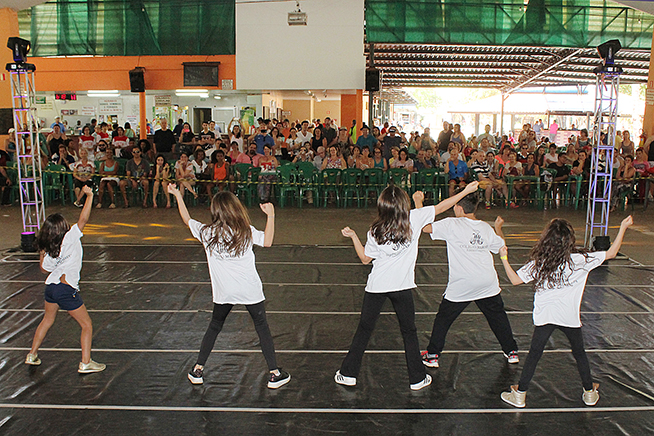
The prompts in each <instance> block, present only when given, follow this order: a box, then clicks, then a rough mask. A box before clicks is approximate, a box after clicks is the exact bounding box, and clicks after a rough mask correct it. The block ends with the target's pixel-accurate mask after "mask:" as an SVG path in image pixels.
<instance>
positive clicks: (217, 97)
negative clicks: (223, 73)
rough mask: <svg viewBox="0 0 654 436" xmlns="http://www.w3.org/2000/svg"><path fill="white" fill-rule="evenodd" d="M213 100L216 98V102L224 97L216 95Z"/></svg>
mask: <svg viewBox="0 0 654 436" xmlns="http://www.w3.org/2000/svg"><path fill="white" fill-rule="evenodd" d="M213 98H215V99H216V100H220V99H221V98H222V97H221V96H219V95H214V96H213Z"/></svg>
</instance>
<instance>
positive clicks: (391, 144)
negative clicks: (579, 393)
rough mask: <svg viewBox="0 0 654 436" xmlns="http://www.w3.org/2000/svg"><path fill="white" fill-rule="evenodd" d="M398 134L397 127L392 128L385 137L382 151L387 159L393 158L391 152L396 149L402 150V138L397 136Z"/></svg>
mask: <svg viewBox="0 0 654 436" xmlns="http://www.w3.org/2000/svg"><path fill="white" fill-rule="evenodd" d="M396 134H397V129H396V128H395V126H392V127H390V128H389V129H388V133H387V135H386V136H385V137H384V139H383V141H382V150H383V152H384V157H385V158H386V159H389V158H390V157H391V150H392V149H393V148H395V147H397V149H398V150H399V149H400V146H401V144H402V138H401V137H399V136H396Z"/></svg>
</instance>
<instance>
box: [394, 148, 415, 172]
mask: <svg viewBox="0 0 654 436" xmlns="http://www.w3.org/2000/svg"><path fill="white" fill-rule="evenodd" d="M394 148H395V147H394ZM391 168H404V169H405V170H407V171H408V172H410V173H412V172H413V160H412V159H409V151H408V150H407V149H406V148H403V149H401V150H400V151H399V153H398V158H397V159H396V160H394V161H393V163H392V164H391Z"/></svg>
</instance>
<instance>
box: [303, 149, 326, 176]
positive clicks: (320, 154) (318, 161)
mask: <svg viewBox="0 0 654 436" xmlns="http://www.w3.org/2000/svg"><path fill="white" fill-rule="evenodd" d="M305 146H306V147H307V148H308V147H309V144H308V143H307V144H306V145H305ZM308 150H309V151H308V152H309V153H313V151H312V150H311V149H310V148H308ZM325 155H326V153H325V147H323V146H322V145H321V146H320V147H318V150H317V151H316V153H315V156H314V158H313V166H315V167H316V169H318V170H322V164H323V162H325V161H326V159H325Z"/></svg>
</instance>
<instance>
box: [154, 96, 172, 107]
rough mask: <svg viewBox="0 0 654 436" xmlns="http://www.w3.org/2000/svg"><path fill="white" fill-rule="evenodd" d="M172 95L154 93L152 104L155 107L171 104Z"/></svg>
mask: <svg viewBox="0 0 654 436" xmlns="http://www.w3.org/2000/svg"><path fill="white" fill-rule="evenodd" d="M172 104H173V96H172V95H155V96H154V105H155V106H156V107H162V106H172Z"/></svg>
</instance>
